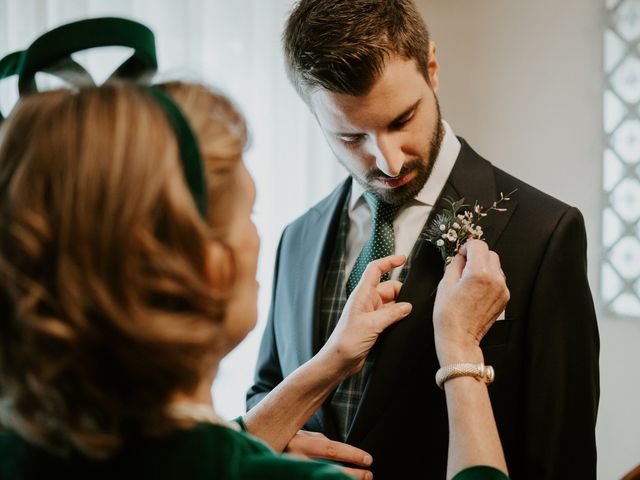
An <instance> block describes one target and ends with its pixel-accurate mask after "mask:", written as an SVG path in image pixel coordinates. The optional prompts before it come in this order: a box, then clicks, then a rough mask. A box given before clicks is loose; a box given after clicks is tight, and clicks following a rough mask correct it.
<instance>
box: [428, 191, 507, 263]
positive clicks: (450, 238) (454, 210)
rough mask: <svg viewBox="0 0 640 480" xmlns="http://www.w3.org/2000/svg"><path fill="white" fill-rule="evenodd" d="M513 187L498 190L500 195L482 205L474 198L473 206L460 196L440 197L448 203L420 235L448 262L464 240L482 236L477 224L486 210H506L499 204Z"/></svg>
mask: <svg viewBox="0 0 640 480" xmlns="http://www.w3.org/2000/svg"><path fill="white" fill-rule="evenodd" d="M516 190H517V189H516ZM516 190H514V191H512V192H511V193H508V194H507V195H505V194H503V193H500V198H499V199H498V200H496V201H495V202H493V203H492V204H491V206H490V207H489V208H486V209H485V207H483V206H482V205H479V204H478V202H475V204H474V205H473V208H471V205H469V204H466V203H464V198H461V199H460V200H453V199H452V198H449V197H445V198H444V201H445V202H447V203H448V204H449V207H448V208H445V209H443V210H442V212H441V213H438V214H437V215H436V216H435V218H434V219H433V221H432V222H431V225H429V228H428V229H427V231H426V232H425V233H424V237H425V238H426V240H427V241H428V242H429V243H432V244H433V245H435V246H436V248H437V249H438V250H439V251H440V253H441V254H442V259H443V260H444V261H445V266H446V265H449V262H451V260H453V257H455V256H456V254H457V253H458V250H460V247H461V246H462V245H464V244H465V243H466V242H467V241H468V240H471V239H478V240H484V238H483V235H484V232H483V231H482V226H481V225H480V223H481V221H482V220H483V219H484V218H485V217H486V216H487V215H488V214H489V213H490V212H506V211H507V209H506V208H505V207H504V206H503V204H504V202H508V201H509V200H510V199H511V195H513V194H514V193H515V192H516Z"/></svg>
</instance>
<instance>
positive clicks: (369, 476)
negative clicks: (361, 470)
mask: <svg viewBox="0 0 640 480" xmlns="http://www.w3.org/2000/svg"><path fill="white" fill-rule="evenodd" d="M364 478H365V480H373V473H371V472H367V473H365V474H364Z"/></svg>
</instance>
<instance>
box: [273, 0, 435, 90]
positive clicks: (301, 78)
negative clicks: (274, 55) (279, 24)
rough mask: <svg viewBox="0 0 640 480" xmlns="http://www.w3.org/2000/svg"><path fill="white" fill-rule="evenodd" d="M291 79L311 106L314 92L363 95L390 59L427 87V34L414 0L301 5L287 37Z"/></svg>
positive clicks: (317, 0) (307, 1)
mask: <svg viewBox="0 0 640 480" xmlns="http://www.w3.org/2000/svg"><path fill="white" fill-rule="evenodd" d="M283 44H284V54H285V61H286V67H287V74H288V76H289V79H290V80H291V82H292V83H293V85H294V87H295V88H296V90H297V91H298V94H299V95H300V96H301V97H302V98H303V99H304V100H305V101H307V99H308V96H309V93H310V91H311V90H313V89H314V88H318V87H319V88H324V89H326V90H328V91H330V92H334V93H345V94H349V95H362V94H364V93H366V92H367V91H368V90H369V89H370V88H371V86H372V85H373V83H374V82H375V81H376V80H377V79H378V77H379V75H380V73H381V72H382V70H383V68H384V65H385V62H386V61H387V59H388V57H389V56H391V55H399V56H401V57H404V58H407V59H412V60H415V61H416V64H417V66H418V68H419V70H420V71H421V72H422V74H423V75H424V77H425V79H426V80H427V82H428V81H429V78H428V72H427V65H428V61H429V32H428V30H427V27H426V25H425V23H424V21H423V19H422V17H421V16H420V14H419V13H418V11H417V10H416V8H415V5H414V4H413V2H412V1H411V0H349V1H345V0H300V1H299V2H298V3H297V4H296V6H295V7H294V9H293V11H292V12H291V15H290V16H289V19H288V20H287V23H286V25H285V30H284V34H283Z"/></svg>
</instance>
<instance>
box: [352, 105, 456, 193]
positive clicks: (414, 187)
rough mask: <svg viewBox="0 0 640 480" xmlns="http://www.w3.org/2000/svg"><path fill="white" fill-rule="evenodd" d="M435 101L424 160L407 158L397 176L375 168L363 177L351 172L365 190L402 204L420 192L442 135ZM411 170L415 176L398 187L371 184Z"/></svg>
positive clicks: (431, 167) (440, 118)
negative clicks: (432, 124)
mask: <svg viewBox="0 0 640 480" xmlns="http://www.w3.org/2000/svg"><path fill="white" fill-rule="evenodd" d="M435 101H436V111H437V114H438V116H437V119H436V124H435V127H434V128H433V132H432V135H431V142H430V148H429V154H428V158H427V159H426V161H425V160H424V159H423V158H420V157H418V158H414V159H411V160H408V161H407V162H405V164H404V165H403V166H402V169H401V170H400V173H399V174H398V175H397V177H390V176H388V175H386V174H385V173H384V172H382V171H381V170H379V169H377V168H376V169H375V170H371V171H370V172H368V173H367V174H366V175H365V178H364V179H363V178H361V177H358V176H357V175H355V174H353V172H352V176H353V178H355V179H356V181H357V182H358V183H360V184H361V185H362V186H363V187H364V189H365V190H367V191H369V192H372V193H375V194H377V195H378V196H380V198H382V200H384V201H385V202H387V203H390V204H393V205H402V204H403V203H405V202H407V201H408V200H410V199H412V198H414V197H415V196H416V195H417V194H418V193H420V190H422V188H423V187H424V185H425V183H427V180H428V179H429V177H430V176H431V172H432V171H433V166H434V164H435V163H436V158H438V154H439V153H440V146H441V145H442V138H443V137H444V127H443V126H442V117H441V115H440V104H439V103H438V98H437V97H436V98H435ZM412 170H416V172H417V175H416V176H415V178H413V179H412V180H410V181H409V182H408V183H406V184H405V185H402V186H400V187H396V188H380V187H376V186H373V185H372V183H373V182H374V181H375V180H379V179H389V178H400V177H402V176H404V175H405V174H407V173H409V172H411V171H412Z"/></svg>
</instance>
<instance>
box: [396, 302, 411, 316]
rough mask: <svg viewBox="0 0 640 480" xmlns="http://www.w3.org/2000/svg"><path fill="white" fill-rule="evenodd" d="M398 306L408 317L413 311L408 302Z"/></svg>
mask: <svg viewBox="0 0 640 480" xmlns="http://www.w3.org/2000/svg"><path fill="white" fill-rule="evenodd" d="M398 306H399V307H400V311H401V312H402V313H403V314H404V315H407V314H408V313H409V312H410V311H411V304H410V303H408V302H402V303H399V304H398Z"/></svg>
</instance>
